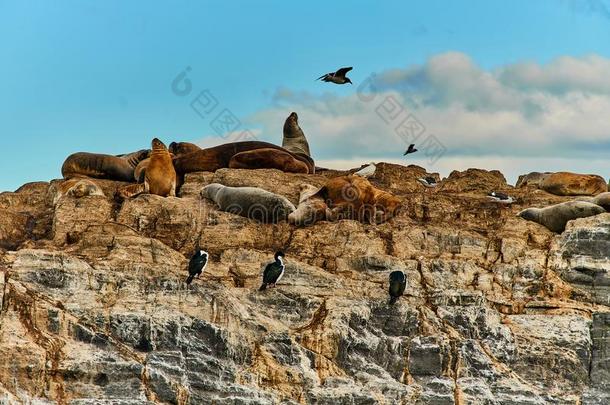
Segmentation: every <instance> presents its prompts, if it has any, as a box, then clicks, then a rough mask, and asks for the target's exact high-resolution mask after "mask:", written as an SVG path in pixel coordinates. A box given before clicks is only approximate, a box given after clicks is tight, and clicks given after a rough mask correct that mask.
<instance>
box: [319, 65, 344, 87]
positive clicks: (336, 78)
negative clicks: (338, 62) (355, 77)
mask: <svg viewBox="0 0 610 405" xmlns="http://www.w3.org/2000/svg"><path fill="white" fill-rule="evenodd" d="M350 70H352V67H344V68H341V69H339V70H337V71H336V72H331V73H326V74H325V75H322V76H320V77H318V78H317V79H316V80H320V79H322V81H323V82H331V83H335V84H345V83H349V84H352V81H351V80H350V79H349V78H348V77H345V75H346V74H347V72H349V71H350Z"/></svg>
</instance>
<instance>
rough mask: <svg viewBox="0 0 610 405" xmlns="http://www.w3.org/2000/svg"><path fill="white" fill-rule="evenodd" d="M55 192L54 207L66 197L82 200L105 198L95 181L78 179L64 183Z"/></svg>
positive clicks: (56, 187)
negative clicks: (96, 197) (94, 196)
mask: <svg viewBox="0 0 610 405" xmlns="http://www.w3.org/2000/svg"><path fill="white" fill-rule="evenodd" d="M54 192H55V195H54V196H53V205H56V204H57V203H58V202H59V200H61V199H62V198H63V197H66V196H70V197H73V198H81V197H85V196H90V195H98V196H102V197H104V192H103V191H102V189H101V188H100V187H99V186H98V185H97V184H96V183H95V182H94V181H92V180H90V179H87V178H78V177H75V178H71V179H68V180H65V181H62V182H61V183H60V184H59V185H57V186H55V189H54Z"/></svg>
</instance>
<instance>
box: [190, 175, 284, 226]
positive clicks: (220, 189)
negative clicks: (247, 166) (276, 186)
mask: <svg viewBox="0 0 610 405" xmlns="http://www.w3.org/2000/svg"><path fill="white" fill-rule="evenodd" d="M201 196H202V197H206V198H209V199H210V200H212V201H214V202H215V203H216V204H217V205H218V207H219V208H220V209H221V210H222V211H226V212H230V213H233V214H237V215H241V216H244V217H246V218H250V219H255V220H258V221H261V222H266V223H269V222H271V223H275V222H279V221H282V220H285V219H286V218H287V217H288V215H289V214H290V213H291V212H293V211H294V210H295V207H294V205H293V204H292V203H291V202H290V201H288V199H286V198H285V197H282V196H281V195H278V194H274V193H271V192H269V191H267V190H263V189H262V188H258V187H227V186H223V185H222V184H218V183H212V184H208V185H207V186H205V187H204V188H203V189H202V190H201Z"/></svg>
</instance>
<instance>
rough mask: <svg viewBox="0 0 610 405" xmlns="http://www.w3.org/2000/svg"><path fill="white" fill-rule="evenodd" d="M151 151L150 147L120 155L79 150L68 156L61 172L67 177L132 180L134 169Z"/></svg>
mask: <svg viewBox="0 0 610 405" xmlns="http://www.w3.org/2000/svg"><path fill="white" fill-rule="evenodd" d="M149 153H150V151H149V150H148V149H143V150H139V151H137V152H133V153H129V154H126V155H120V156H112V155H104V154H100V153H89V152H77V153H73V154H72V155H70V156H68V158H67V159H66V160H65V161H64V164H63V165H62V167H61V174H62V176H63V177H64V178H65V179H68V178H70V177H75V176H87V177H94V178H98V179H109V180H118V181H127V182H132V181H133V171H134V169H135V168H136V166H137V165H138V163H139V162H140V161H141V160H143V159H146V158H147V157H148V155H149Z"/></svg>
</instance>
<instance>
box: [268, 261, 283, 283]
mask: <svg viewBox="0 0 610 405" xmlns="http://www.w3.org/2000/svg"><path fill="white" fill-rule="evenodd" d="M282 267H283V266H280V265H278V264H277V263H276V262H273V263H269V264H268V265H267V267H265V271H264V272H263V283H266V284H272V283H275V282H277V278H278V277H279V275H280V273H281V272H282Z"/></svg>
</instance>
